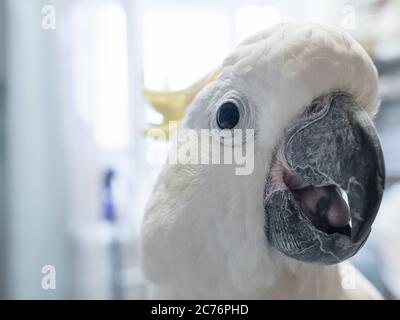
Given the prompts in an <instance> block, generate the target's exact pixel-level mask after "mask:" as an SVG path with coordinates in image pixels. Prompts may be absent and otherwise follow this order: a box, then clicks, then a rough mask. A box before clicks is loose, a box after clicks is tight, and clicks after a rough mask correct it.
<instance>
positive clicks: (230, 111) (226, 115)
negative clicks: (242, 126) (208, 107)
mask: <svg viewBox="0 0 400 320" xmlns="http://www.w3.org/2000/svg"><path fill="white" fill-rule="evenodd" d="M239 118H240V113H239V109H238V107H237V106H236V105H235V104H234V103H233V102H225V103H224V104H223V105H222V106H220V107H219V109H218V112H217V124H218V127H220V128H221V129H232V128H233V127H235V126H236V125H237V124H238V122H239Z"/></svg>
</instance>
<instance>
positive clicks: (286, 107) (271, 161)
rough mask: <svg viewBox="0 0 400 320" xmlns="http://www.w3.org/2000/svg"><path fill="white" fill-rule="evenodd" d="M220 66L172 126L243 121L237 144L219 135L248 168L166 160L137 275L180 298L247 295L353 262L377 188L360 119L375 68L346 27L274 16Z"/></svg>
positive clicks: (371, 137) (373, 98) (365, 118)
mask: <svg viewBox="0 0 400 320" xmlns="http://www.w3.org/2000/svg"><path fill="white" fill-rule="evenodd" d="M219 73H220V74H219V77H218V78H217V79H216V80H215V81H212V82H211V83H209V84H207V86H205V88H204V89H203V90H201V91H200V92H199V94H198V95H197V97H196V98H195V100H194V101H193V103H192V104H191V106H190V108H189V110H188V113H187V116H186V119H185V121H184V124H183V126H182V128H183V129H192V130H194V131H195V132H200V131H201V129H210V130H213V132H214V133H215V132H217V133H218V132H219V131H220V132H221V135H222V136H224V134H225V133H226V132H230V131H232V132H233V130H235V129H236V130H237V129H242V130H246V129H250V130H253V131H250V132H254V134H253V135H250V136H248V137H245V138H244V139H241V140H240V139H239V142H237V141H234V139H233V140H229V139H226V141H229V143H224V142H221V141H224V138H222V139H220V140H219V141H218V142H217V143H222V144H224V146H223V150H226V149H231V150H233V149H235V148H242V149H241V150H242V151H243V150H244V151H246V150H247V151H248V150H250V151H251V153H252V157H253V158H252V159H253V163H252V165H251V166H250V169H251V170H250V172H249V173H246V174H238V171H237V170H235V169H237V166H238V165H237V164H235V163H234V162H233V163H232V164H212V163H211V164H207V163H200V164H193V163H179V161H178V163H176V164H175V163H174V164H171V163H168V164H166V165H165V167H164V169H163V171H162V173H161V175H160V177H159V180H158V182H157V184H156V187H155V190H154V192H153V194H152V196H151V199H150V201H149V203H148V206H147V210H146V214H145V218H144V224H143V229H142V232H143V237H142V239H143V241H142V257H143V268H144V271H145V273H146V275H147V276H148V277H149V278H150V279H151V280H152V281H154V282H155V283H157V284H160V285H164V286H167V287H168V286H169V287H173V288H175V290H176V291H177V292H179V294H180V296H181V297H246V296H255V294H256V293H257V292H262V291H263V290H265V289H266V288H268V287H271V286H273V285H274V284H275V283H276V282H277V281H279V279H282V277H285V275H286V273H287V271H288V270H291V272H296V270H297V269H299V268H306V267H307V266H311V265H312V264H317V265H330V264H335V263H338V262H341V261H343V260H345V259H347V258H349V257H351V256H352V255H354V254H355V253H356V252H357V251H358V250H359V248H360V247H361V246H362V245H363V243H364V242H365V240H366V239H367V237H368V234H369V232H370V230H371V225H372V222H373V221H374V218H375V216H376V214H377V211H378V207H379V204H380V200H381V196H382V192H383V186H384V179H385V174H384V163H383V156H382V151H381V148H380V144H379V140H378V138H377V134H376V131H375V128H374V126H373V124H372V120H371V118H372V117H373V116H374V114H375V113H376V111H377V105H378V103H377V92H378V76H377V71H376V68H375V66H374V64H373V62H372V61H371V59H370V57H369V56H368V55H367V53H366V52H365V51H364V50H363V48H362V47H361V46H360V45H359V44H358V43H357V42H356V41H355V40H353V39H352V38H351V37H350V36H348V35H346V34H345V33H343V32H342V31H340V30H338V29H336V28H333V27H327V26H322V25H316V24H296V23H285V24H279V25H276V26H274V27H272V28H270V29H267V30H265V31H262V32H259V33H257V34H255V35H254V36H252V37H250V38H249V39H247V40H245V41H244V42H243V43H241V44H240V45H239V46H238V47H237V48H236V49H235V50H234V52H233V53H232V54H231V55H230V56H228V57H227V58H226V59H225V61H224V62H223V65H222V66H221V68H220V69H219ZM222 133H223V134H222ZM178 136H179V133H178ZM213 139H214V138H213ZM214 140H215V139H214ZM214 140H213V141H214ZM178 141H179V140H178ZM214 142H215V141H214ZM189 143H190V144H197V147H196V148H197V149H198V150H199V149H201V148H202V145H201V144H199V143H198V140H196V141H195V140H190V142H189ZM178 145H179V142H178ZM222 153H223V152H222V151H221V154H222ZM221 162H222V161H221Z"/></svg>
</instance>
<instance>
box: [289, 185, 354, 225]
mask: <svg viewBox="0 0 400 320" xmlns="http://www.w3.org/2000/svg"><path fill="white" fill-rule="evenodd" d="M294 195H295V197H296V199H297V200H298V201H299V202H300V203H301V205H302V207H303V210H304V211H305V214H306V215H307V216H308V217H309V218H310V219H311V220H321V219H324V220H326V221H327V222H328V224H329V225H330V226H332V227H335V228H343V227H345V226H346V225H348V224H349V222H350V210H349V207H348V206H347V203H346V202H345V201H344V199H343V198H342V196H341V195H340V193H339V192H338V191H337V189H336V188H335V187H333V186H329V187H320V188H315V187H308V188H304V189H300V190H296V191H294Z"/></svg>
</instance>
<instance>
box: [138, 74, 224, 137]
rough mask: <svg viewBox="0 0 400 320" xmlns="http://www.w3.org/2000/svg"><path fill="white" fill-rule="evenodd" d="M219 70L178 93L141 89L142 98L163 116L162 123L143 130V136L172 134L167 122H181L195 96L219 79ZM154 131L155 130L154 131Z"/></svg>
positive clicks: (167, 135) (166, 135)
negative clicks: (161, 133)
mask: <svg viewBox="0 0 400 320" xmlns="http://www.w3.org/2000/svg"><path fill="white" fill-rule="evenodd" d="M219 74H220V69H218V70H216V71H213V72H211V73H210V74H208V75H207V76H205V77H203V78H202V79H200V80H198V81H197V82H195V83H194V84H193V85H191V86H190V87H188V88H186V89H183V90H179V91H155V90H150V89H146V88H144V89H143V94H144V96H145V97H146V98H147V99H148V101H149V102H150V104H151V106H152V107H153V108H154V109H155V110H156V111H157V112H159V113H160V114H161V115H162V116H163V123H162V124H160V125H154V126H151V127H148V128H146V129H144V134H145V135H146V136H148V137H153V138H154V137H156V136H159V133H160V130H161V131H162V132H163V133H164V134H165V137H166V138H167V139H169V137H170V136H171V135H172V134H173V132H170V130H169V126H168V124H169V122H170V121H177V122H178V124H180V123H181V122H182V120H183V119H184V117H185V115H186V111H187V109H188V107H189V105H190V104H191V103H192V101H193V99H194V98H195V97H196V95H197V94H198V93H199V92H200V91H201V90H202V89H203V88H204V87H205V86H206V85H207V84H208V83H210V82H212V81H214V80H216V79H217V78H218V77H219ZM155 129H156V130H155Z"/></svg>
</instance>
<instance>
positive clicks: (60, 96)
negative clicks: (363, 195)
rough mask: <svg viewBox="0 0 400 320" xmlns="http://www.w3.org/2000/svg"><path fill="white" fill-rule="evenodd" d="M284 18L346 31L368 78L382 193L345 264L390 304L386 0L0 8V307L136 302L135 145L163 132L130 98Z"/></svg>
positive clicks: (390, 34)
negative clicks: (367, 233) (147, 132)
mask: <svg viewBox="0 0 400 320" xmlns="http://www.w3.org/2000/svg"><path fill="white" fill-rule="evenodd" d="M293 20H296V21H314V22H323V23H330V24H333V25H336V26H339V27H342V28H344V29H346V30H347V31H348V32H349V33H351V34H352V35H353V36H354V37H355V38H356V39H357V40H358V41H360V42H361V43H362V45H363V46H364V47H365V48H366V49H367V51H368V52H369V53H370V55H371V56H372V57H373V59H374V61H375V63H376V65H377V67H378V69H379V73H380V79H381V80H380V81H381V92H380V95H381V101H382V103H381V111H380V113H379V115H378V117H377V118H376V119H375V122H376V125H377V128H378V130H379V132H380V136H381V139H382V143H383V148H384V154H385V157H386V164H387V175H388V181H387V186H388V188H387V193H386V195H385V198H384V202H383V205H382V209H381V214H380V217H379V219H378V220H377V223H376V226H375V228H374V230H373V232H372V235H371V239H370V241H368V244H367V246H366V247H365V248H364V249H363V250H361V252H360V254H359V255H357V257H356V258H355V259H354V263H355V264H356V265H357V266H358V267H359V268H360V269H361V270H362V271H363V272H364V273H365V274H366V275H367V276H368V277H369V278H370V279H371V280H372V281H373V282H374V283H375V284H376V285H377V286H378V287H379V289H380V290H381V291H382V293H383V294H384V295H385V297H387V298H400V271H399V266H400V253H399V247H400V236H398V235H397V234H398V233H399V232H398V227H399V226H400V217H398V214H397V213H398V212H400V186H399V185H398V184H397V183H399V181H400V0H364V1H361V0H359V1H356V0H354V1H343V0H327V1H317V0H306V1H295V0H280V1H277V0H276V1H274V0H259V1H251V0H247V1H244V0H233V1H232V0H230V1H228V0H221V1H214V0H213V1H211V0H202V1H198V0H197V1H196V0H189V1H187V0H186V1H178V0H162V1H161V0H156V1H151V2H150V1H144V0H131V1H130V0H96V1H90V0H53V1H51V0H47V1H42V0H29V1H26V0H0V298H8V299H15V298H16V299H22V298H23V299H32V298H39V299H57V298H58V299H62V298H69V299H79V298H83V299H119V298H122V299H141V298H145V297H146V294H147V291H148V284H147V283H146V280H145V279H144V278H143V276H142V274H141V272H140V268H139V263H138V240H139V231H140V221H141V218H142V214H143V208H144V205H145V202H146V199H147V197H148V196H149V194H150V192H151V189H152V186H153V184H154V182H155V179H156V177H157V174H158V172H159V170H160V166H161V165H160V162H161V161H154V162H153V161H150V162H149V161H148V158H149V157H148V155H149V153H150V156H153V157H155V158H157V159H158V158H159V159H163V157H165V152H166V151H165V150H166V148H163V146H162V145H160V144H162V142H156V141H154V140H152V139H150V138H147V139H146V138H145V137H144V135H143V133H142V129H143V128H145V127H147V126H148V125H149V124H160V123H161V122H162V121H163V119H162V116H161V115H160V114H159V113H157V112H156V111H155V110H154V109H153V108H152V107H151V106H150V105H149V103H148V102H147V101H146V99H145V98H144V97H143V95H142V91H141V90H142V88H143V87H146V88H150V89H155V90H160V89H171V90H179V89H182V88H184V87H186V86H188V85H190V84H191V83H193V82H194V81H195V80H197V79H198V78H200V77H202V76H204V75H205V74H206V73H207V72H209V71H211V70H212V69H213V68H215V67H216V66H218V65H219V64H220V63H221V61H222V59H223V58H224V57H225V56H226V55H227V54H228V53H229V52H230V50H232V49H233V47H234V46H235V45H236V44H237V43H238V42H239V41H241V40H242V39H244V38H245V37H246V36H248V35H250V34H252V33H253V32H256V31H258V30H260V29H263V28H266V27H268V26H270V25H273V24H275V23H277V22H282V21H293ZM157 144H159V145H158V146H157ZM155 145H156V147H157V148H155V149H154V146H155ZM154 150H156V152H154ZM151 152H154V154H153V155H152V154H151ZM396 221H397V224H396ZM399 234H400V233H399ZM46 265H51V266H54V268H55V271H56V289H55V290H51V289H50V290H44V289H43V287H42V279H43V277H44V276H45V275H46V272H45V271H44V273H42V271H43V270H42V268H43V266H46Z"/></svg>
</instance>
